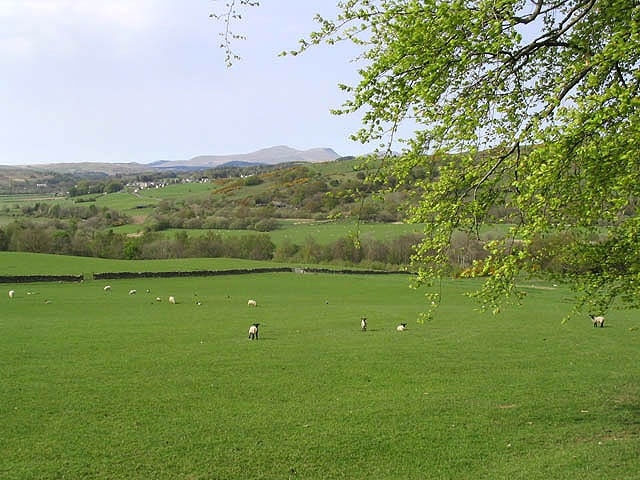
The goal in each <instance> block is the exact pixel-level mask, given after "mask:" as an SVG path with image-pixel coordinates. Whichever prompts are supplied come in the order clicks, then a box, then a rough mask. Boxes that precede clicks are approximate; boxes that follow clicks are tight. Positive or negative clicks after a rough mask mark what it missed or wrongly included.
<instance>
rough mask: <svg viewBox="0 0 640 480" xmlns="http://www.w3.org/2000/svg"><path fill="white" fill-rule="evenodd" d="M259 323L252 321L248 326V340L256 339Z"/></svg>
mask: <svg viewBox="0 0 640 480" xmlns="http://www.w3.org/2000/svg"><path fill="white" fill-rule="evenodd" d="M259 326H260V324H259V323H254V324H252V325H251V326H250V327H249V340H258V327H259Z"/></svg>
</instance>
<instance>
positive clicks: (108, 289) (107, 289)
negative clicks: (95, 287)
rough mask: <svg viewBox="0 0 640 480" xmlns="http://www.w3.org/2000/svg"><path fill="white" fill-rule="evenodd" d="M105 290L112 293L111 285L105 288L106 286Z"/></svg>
mask: <svg viewBox="0 0 640 480" xmlns="http://www.w3.org/2000/svg"><path fill="white" fill-rule="evenodd" d="M103 290H104V291H105V292H110V291H111V285H105V286H104V288H103Z"/></svg>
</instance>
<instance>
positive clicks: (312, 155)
mask: <svg viewBox="0 0 640 480" xmlns="http://www.w3.org/2000/svg"><path fill="white" fill-rule="evenodd" d="M339 157H340V155H338V154H337V153H336V152H335V151H334V150H332V149H331V148H312V149H310V150H296V149H294V148H291V147H287V146H284V145H280V146H277V147H270V148H263V149H262V150H258V151H256V152H252V153H241V154H233V155H199V156H197V157H193V158H191V159H189V160H185V161H180V160H177V161H161V162H153V163H150V164H149V166H152V167H154V168H162V169H167V168H179V169H180V168H185V167H186V168H193V167H199V168H215V167H219V166H222V165H277V164H279V163H290V162H329V161H332V160H335V159H337V158H339Z"/></svg>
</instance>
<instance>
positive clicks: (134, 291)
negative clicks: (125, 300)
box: [129, 290, 138, 295]
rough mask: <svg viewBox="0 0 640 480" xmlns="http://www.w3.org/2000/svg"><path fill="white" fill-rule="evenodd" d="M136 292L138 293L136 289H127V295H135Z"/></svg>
mask: <svg viewBox="0 0 640 480" xmlns="http://www.w3.org/2000/svg"><path fill="white" fill-rule="evenodd" d="M136 293H138V291H137V290H129V295H135V294H136Z"/></svg>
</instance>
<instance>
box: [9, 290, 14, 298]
mask: <svg viewBox="0 0 640 480" xmlns="http://www.w3.org/2000/svg"><path fill="white" fill-rule="evenodd" d="M15 295H16V291H15V290H9V298H13V297H15Z"/></svg>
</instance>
